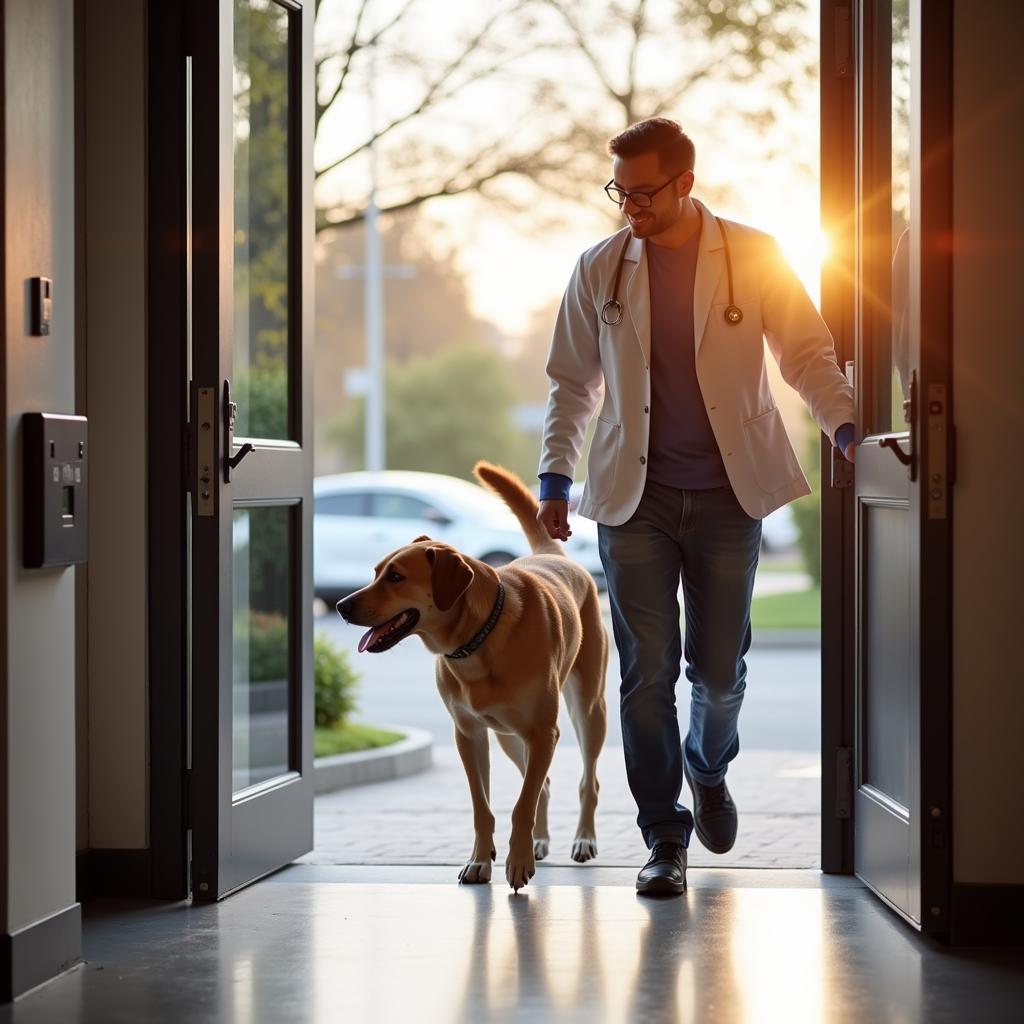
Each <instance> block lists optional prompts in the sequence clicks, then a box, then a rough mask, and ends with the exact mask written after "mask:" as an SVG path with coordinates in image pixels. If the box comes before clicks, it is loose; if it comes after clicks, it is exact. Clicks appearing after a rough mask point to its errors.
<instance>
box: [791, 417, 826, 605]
mask: <svg viewBox="0 0 1024 1024" xmlns="http://www.w3.org/2000/svg"><path fill="white" fill-rule="evenodd" d="M805 452H806V457H805V458H804V459H803V460H802V461H803V466H804V472H805V474H806V476H807V481H808V483H809V484H810V485H811V493H810V494H808V495H807V496H806V497H804V498H798V499H797V500H796V501H794V502H793V503H792V505H790V508H791V509H792V510H793V521H794V523H795V524H796V528H797V530H798V531H799V532H800V538H799V540H798V541H797V544H798V546H799V548H800V557H801V559H802V560H803V563H804V571H805V572H806V573H807V575H808V576H810V577H811V579H812V580H813V581H814V584H815V586H820V585H821V462H820V459H821V432H820V431H819V430H818V428H817V426H816V425H814V424H812V425H811V429H810V430H808V432H807V443H806V447H805Z"/></svg>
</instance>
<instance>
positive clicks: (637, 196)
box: [604, 171, 683, 207]
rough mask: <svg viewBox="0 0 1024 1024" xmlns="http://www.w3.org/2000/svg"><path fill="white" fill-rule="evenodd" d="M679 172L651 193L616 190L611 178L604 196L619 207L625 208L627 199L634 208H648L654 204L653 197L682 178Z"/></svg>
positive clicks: (605, 188)
mask: <svg viewBox="0 0 1024 1024" xmlns="http://www.w3.org/2000/svg"><path fill="white" fill-rule="evenodd" d="M682 173H683V172H681V171H680V173H679V174H677V175H675V176H674V177H672V178H669V179H668V181H666V182H665V184H664V185H659V186H658V187H657V188H656V189H654V190H653V191H652V192H627V191H626V190H625V189H621V188H616V186H615V179H614V178H612V179H611V181H609V182H608V184H607V185H605V187H604V194H605V195H606V196H607V197H608V198H609V199H610V200H611V201H612V202H613V203H614V204H615V205H616V206H619V207H622V206H625V204H626V200H627V199H632V200H633V205H634V206H650V205H651V203H653V202H654V197H655V196H656V195H657V194H658V193H659V192H660V191H661V190H662V189H663V188H668V186H669V185H671V184H672V182H673V181H675V180H676V179H677V178H679V177H681V176H682Z"/></svg>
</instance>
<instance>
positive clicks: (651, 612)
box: [598, 481, 761, 848]
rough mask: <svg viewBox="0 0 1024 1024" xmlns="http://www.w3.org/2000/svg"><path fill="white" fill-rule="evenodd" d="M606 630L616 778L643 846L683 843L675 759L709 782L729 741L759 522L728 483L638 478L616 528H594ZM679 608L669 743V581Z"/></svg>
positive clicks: (734, 745) (746, 641)
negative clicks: (633, 807) (618, 722)
mask: <svg viewBox="0 0 1024 1024" xmlns="http://www.w3.org/2000/svg"><path fill="white" fill-rule="evenodd" d="M598 539H599V544H600V553H601V563H602V565H603V566H604V571H605V575H606V577H607V581H608V595H609V598H610V603H611V611H612V630H613V633H614V635H615V646H616V647H617V648H618V651H619V665H620V672H621V677H622V685H621V687H620V690H619V693H620V713H621V716H622V742H623V746H624V747H625V754H626V776H627V778H628V780H629V788H630V789H631V790H632V792H633V797H634V799H635V800H636V803H637V808H638V810H639V813H638V815H637V824H638V825H639V826H640V830H641V832H642V833H643V837H644V841H645V842H646V843H647V846H648V848H650V847H652V846H653V845H654V844H655V843H656V842H658V841H659V840H661V839H673V838H674V839H682V841H683V842H684V844H687V845H688V844H689V841H690V832H691V831H692V830H693V815H692V814H691V812H690V810H689V808H687V807H686V806H685V805H683V804H681V803H680V802H679V797H680V793H681V791H682V788H683V758H684V757H685V758H686V765H687V770H688V771H689V773H690V777H691V778H693V779H696V780H697V781H698V782H702V783H704V784H705V785H709V786H713V785H716V784H717V783H718V782H720V781H721V780H722V778H723V777H724V776H725V772H726V769H727V767H728V765H729V762H730V761H731V760H732V759H733V758H734V757H735V756H736V754H737V753H738V751H739V734H738V732H737V727H736V722H737V718H738V716H739V712H740V705H741V704H742V703H743V691H744V689H745V688H746V677H747V666H746V662H745V661H744V660H743V656H744V655H745V654H746V652H747V650H748V649H749V647H750V598H751V594H752V592H753V588H754V573H755V571H756V570H757V556H758V552H759V550H760V546H761V521H760V520H759V519H752V518H751V517H750V516H748V515H747V514H746V512H744V511H743V509H742V508H741V506H740V504H739V502H738V501H737V500H736V496H735V494H733V492H732V488H730V487H716V488H713V489H711V490H698V491H689V490H687V491H683V490H678V489H676V488H674V487H666V486H664V485H662V484H657V483H654V482H653V481H648V482H647V485H646V487H645V488H644V493H643V497H642V498H641V499H640V505H639V507H638V508H637V510H636V512H634V513H633V516H632V517H631V518H630V519H629V520H628V521H627V522H625V523H623V524H622V525H621V526H604V525H599V527H598ZM680 579H682V584H683V602H684V608H685V611H686V678H687V679H689V681H690V683H691V684H692V687H691V691H690V728H689V732H688V733H687V736H686V740H685V742H684V743H683V744H682V746H680V742H679V722H678V720H677V715H676V692H675V691H676V682H677V680H678V679H679V670H680V656H681V649H680V648H681V644H680V626H679V601H678V598H677V593H678V588H679V581H680Z"/></svg>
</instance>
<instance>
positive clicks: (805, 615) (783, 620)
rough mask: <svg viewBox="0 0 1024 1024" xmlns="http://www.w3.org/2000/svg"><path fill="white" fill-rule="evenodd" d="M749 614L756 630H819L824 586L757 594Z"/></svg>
mask: <svg viewBox="0 0 1024 1024" xmlns="http://www.w3.org/2000/svg"><path fill="white" fill-rule="evenodd" d="M750 617H751V622H752V624H753V628H754V629H820V628H821V589H820V588H819V587H813V588H812V589H811V590H796V591H791V592H789V593H785V594H768V595H766V596H764V597H755V598H754V601H753V603H752V604H751V608H750Z"/></svg>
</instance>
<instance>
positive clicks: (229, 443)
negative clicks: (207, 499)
mask: <svg viewBox="0 0 1024 1024" xmlns="http://www.w3.org/2000/svg"><path fill="white" fill-rule="evenodd" d="M221 413H222V415H223V420H224V483H226V484H227V483H230V482H231V470H233V469H237V467H238V464H239V463H240V462H241V461H242V459H244V458H245V457H246V455H248V454H249V453H250V452H253V451H255V450H256V446H255V445H252V444H250V443H249V442H248V441H246V442H245V444H243V445H242V447H241V448H239V449H238V451H237V452H235V454H234V455H229V454H228V453H229V452H230V451H231V449H232V448H233V447H234V445H235V416H236V415H237V414H238V405H237V404H236V403H235V402H232V401H231V381H229V380H225V381H224V400H223V403H222V407H221Z"/></svg>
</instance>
